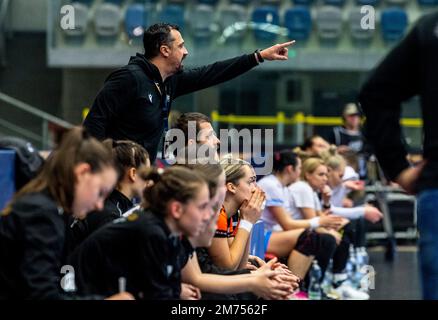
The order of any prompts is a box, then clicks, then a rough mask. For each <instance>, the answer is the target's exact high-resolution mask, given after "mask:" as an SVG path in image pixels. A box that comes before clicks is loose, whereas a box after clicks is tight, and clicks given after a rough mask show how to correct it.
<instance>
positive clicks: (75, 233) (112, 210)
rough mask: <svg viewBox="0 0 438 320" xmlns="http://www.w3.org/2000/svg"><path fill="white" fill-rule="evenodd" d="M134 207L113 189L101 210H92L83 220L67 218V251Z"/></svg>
mask: <svg viewBox="0 0 438 320" xmlns="http://www.w3.org/2000/svg"><path fill="white" fill-rule="evenodd" d="M132 207H134V204H133V203H132V201H131V200H130V199H128V198H127V197H126V196H125V195H124V194H123V193H121V192H120V191H118V190H116V189H114V190H113V192H111V194H110V195H109V196H108V198H107V199H106V200H105V203H104V208H103V210H102V211H92V212H90V213H88V214H87V217H86V218H85V219H83V220H78V219H74V218H73V217H71V218H70V219H69V227H68V230H67V232H68V234H69V236H68V241H69V244H68V252H72V251H73V250H74V249H75V248H76V247H77V246H78V245H79V244H80V243H82V242H83V241H84V240H85V238H87V237H88V236H89V235H90V234H92V233H93V232H95V231H96V230H97V229H99V228H100V227H102V226H104V225H105V224H107V223H109V222H111V221H113V220H115V219H117V218H120V217H121V216H122V214H123V213H125V212H126V211H128V210H130V209H131V208H132Z"/></svg>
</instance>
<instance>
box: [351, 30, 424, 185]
mask: <svg viewBox="0 0 438 320" xmlns="http://www.w3.org/2000/svg"><path fill="white" fill-rule="evenodd" d="M419 59H420V57H419V41H418V33H417V26H416V27H414V28H413V29H412V30H411V32H410V33H409V34H408V35H407V36H406V38H405V39H404V40H403V41H402V42H401V43H400V44H398V45H397V46H396V47H395V48H394V49H393V50H392V51H391V52H390V53H389V54H388V55H387V56H386V58H385V59H384V60H383V61H382V62H381V63H380V65H379V66H378V67H377V68H376V70H374V71H373V72H372V74H371V76H370V77H369V79H368V80H367V81H366V82H365V84H364V85H363V87H362V89H361V92H360V94H359V102H360V106H361V108H362V109H363V112H364V113H365V116H366V123H365V127H364V135H365V138H366V139H367V140H368V141H369V142H370V144H371V145H372V146H373V147H374V151H375V153H376V156H377V158H378V159H379V162H380V164H381V166H382V168H383V170H384V172H385V174H386V175H387V176H388V177H389V179H391V180H394V179H395V178H396V177H397V176H398V174H399V173H400V172H401V171H403V170H404V169H406V168H407V167H408V166H409V163H408V162H407V160H406V149H405V147H404V145H403V142H402V134H401V126H400V114H401V103H402V102H403V101H405V100H407V99H409V98H410V97H412V96H414V95H415V94H417V93H418V92H419V88H418V84H419V82H420V81H419V80H420V77H419V73H420V70H419Z"/></svg>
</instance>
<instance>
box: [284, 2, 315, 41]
mask: <svg viewBox="0 0 438 320" xmlns="http://www.w3.org/2000/svg"><path fill="white" fill-rule="evenodd" d="M284 26H285V27H286V28H287V29H288V31H289V39H294V40H301V41H305V40H307V39H308V38H309V35H310V32H311V31H312V17H311V14H310V10H309V8H308V7H304V6H296V7H293V8H290V9H287V10H286V12H285V14H284Z"/></svg>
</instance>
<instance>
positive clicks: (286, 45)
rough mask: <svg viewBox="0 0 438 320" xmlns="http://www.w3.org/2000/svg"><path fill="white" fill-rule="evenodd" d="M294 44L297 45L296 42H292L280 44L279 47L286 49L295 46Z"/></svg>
mask: <svg viewBox="0 0 438 320" xmlns="http://www.w3.org/2000/svg"><path fill="white" fill-rule="evenodd" d="M294 43H295V40H292V41H288V42H284V43H280V44H279V46H280V47H282V48H286V47H289V46H291V45H293V44H294Z"/></svg>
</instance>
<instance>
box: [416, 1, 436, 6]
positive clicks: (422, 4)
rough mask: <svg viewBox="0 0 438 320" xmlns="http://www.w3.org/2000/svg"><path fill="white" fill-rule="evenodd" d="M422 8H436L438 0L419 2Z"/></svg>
mask: <svg viewBox="0 0 438 320" xmlns="http://www.w3.org/2000/svg"><path fill="white" fill-rule="evenodd" d="M418 4H419V5H420V6H435V5H438V0H418Z"/></svg>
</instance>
